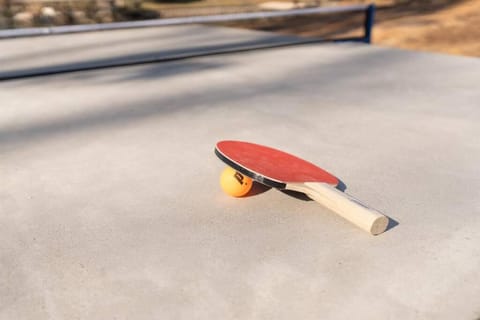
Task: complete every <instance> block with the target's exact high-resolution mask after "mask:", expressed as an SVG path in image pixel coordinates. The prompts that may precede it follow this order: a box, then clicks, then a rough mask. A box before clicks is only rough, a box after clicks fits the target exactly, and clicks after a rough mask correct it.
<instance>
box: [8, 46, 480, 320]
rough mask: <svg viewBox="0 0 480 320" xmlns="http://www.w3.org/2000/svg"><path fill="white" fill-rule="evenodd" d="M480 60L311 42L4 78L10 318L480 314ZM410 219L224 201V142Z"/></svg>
mask: <svg viewBox="0 0 480 320" xmlns="http://www.w3.org/2000/svg"><path fill="white" fill-rule="evenodd" d="M478 83H480V61H479V60H478V59H471V58H459V57H451V56H444V55H434V54H425V53H413V52H407V51H397V50H391V49H384V48H378V47H372V46H366V45H354V44H342V45H338V44H337V45H334V44H331V45H309V46H301V47H289V48H283V49H275V50H264V51H254V52H248V53H241V54H231V55H222V56H212V57H203V58H196V59H191V60H185V61H181V62H180V61H179V62H172V63H163V64H148V65H142V66H135V67H125V68H115V69H108V70H100V71H90V72H81V73H72V74H63V75H57V76H50V77H41V78H31V79H23V80H16V81H7V82H1V83H0V101H1V108H0V182H1V183H0V201H1V206H0V283H1V285H0V319H477V318H478V317H480V302H479V299H478V297H479V296H480V281H479V280H478V279H480V234H479V232H478V230H479V229H480V194H479V190H480V171H479V170H478V163H479V162H480V143H479V136H480V126H479V125H478V123H479V120H480V109H479V104H478V103H479V101H480V91H479V90H478ZM222 139H241V140H247V141H252V142H257V143H261V144H266V145H270V146H274V147H277V148H280V149H283V150H286V151H289V152H292V153H295V154H297V155H299V156H301V157H303V158H306V159H308V160H310V161H312V162H314V163H316V164H318V165H320V166H322V167H324V168H326V169H327V170H329V171H331V172H333V173H335V174H337V175H338V176H339V177H340V178H341V179H342V180H343V181H344V182H345V184H346V185H347V191H348V192H349V193H351V194H353V195H355V196H357V197H358V198H360V199H362V200H364V201H365V202H366V203H369V204H370V205H372V206H373V207H375V208H378V209H380V210H382V211H384V212H385V213H387V214H388V215H389V216H390V217H392V218H393V219H394V220H395V221H396V223H394V224H392V226H391V227H390V229H389V230H388V231H387V232H385V233H384V234H382V235H379V236H376V237H373V236H370V235H368V234H366V233H364V232H363V231H360V230H359V229H356V228H355V227H354V226H352V225H351V224H349V223H348V222H345V221H343V220H342V219H341V218H339V217H337V216H336V215H335V214H332V213H330V212H328V211H327V210H326V209H323V208H322V207H321V206H319V205H318V204H316V203H315V202H313V201H302V200H299V199H296V198H293V197H290V196H288V195H285V194H283V193H281V192H278V191H276V190H269V191H267V192H264V193H261V194H258V195H256V196H252V197H247V198H243V199H235V198H230V197H228V196H226V195H225V194H223V193H222V191H221V190H220V188H219V184H218V178H219V174H220V172H221V170H222V169H223V164H222V163H221V162H220V161H219V160H218V159H217V158H216V157H215V155H214V154H213V148H214V145H215V142H216V141H218V140H222Z"/></svg>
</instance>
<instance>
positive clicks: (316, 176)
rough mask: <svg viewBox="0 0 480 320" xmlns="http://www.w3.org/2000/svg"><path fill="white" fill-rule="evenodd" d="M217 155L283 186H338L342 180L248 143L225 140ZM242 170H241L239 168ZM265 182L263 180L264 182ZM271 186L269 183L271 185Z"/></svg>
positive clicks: (268, 148) (291, 157)
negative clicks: (318, 183)
mask: <svg viewBox="0 0 480 320" xmlns="http://www.w3.org/2000/svg"><path fill="white" fill-rule="evenodd" d="M216 153H217V155H218V156H219V157H220V158H221V159H222V160H223V161H225V162H226V163H227V164H229V165H232V166H233V167H234V169H236V170H239V169H244V170H239V171H244V172H243V173H247V172H245V170H246V171H248V173H249V174H247V175H249V176H251V177H252V178H254V179H256V180H257V181H259V180H262V179H261V178H260V179H259V178H258V176H261V177H264V178H267V179H269V180H273V181H276V182H279V183H282V184H284V183H302V182H324V183H328V184H331V185H334V186H336V185H337V184H338V182H339V181H338V179H337V178H336V177H335V176H334V175H332V174H330V173H328V172H327V171H325V170H323V169H322V168H319V167H317V166H316V165H314V164H312V163H310V162H308V161H305V160H303V159H300V158H298V157H296V156H293V155H291V154H288V153H286V152H283V151H280V150H277V149H273V148H270V147H266V146H262V145H258V144H255V143H250V142H244V141H233V140H225V141H220V142H218V143H217V146H216ZM239 167H240V168H239ZM260 182H262V181H260ZM267 184H268V183H267Z"/></svg>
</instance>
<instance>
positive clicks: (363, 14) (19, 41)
mask: <svg viewBox="0 0 480 320" xmlns="http://www.w3.org/2000/svg"><path fill="white" fill-rule="evenodd" d="M374 13H375V7H374V5H356V6H338V7H311V8H295V9H290V10H276V11H273V10H269V11H258V12H247V13H231V14H216V15H204V16H190V17H176V18H164V19H152V20H143V21H128V22H113V23H102V24H86V25H68V26H53V27H39V28H23V29H7V30H0V43H1V44H2V48H3V49H2V52H3V53H2V54H1V55H0V59H1V60H4V61H5V62H7V63H3V64H2V66H0V80H10V79H17V78H25V77H32V76H41V75H51V74H57V73H66V72H74V71H84V70H93V69H101V68H110V67H119V66H127V65H135V64H145V63H153V62H165V61H174V60H183V59H188V58H194V57H201V56H207V55H218V54H227V53H235V52H242V51H249V50H259V49H268V48H276V47H283V46H293V45H302V44H311V43H317V42H330V41H334V42H341V41H342V42H343V41H355V42H363V43H370V40H371V32H372V27H373V21H374ZM346 21H347V22H346ZM352 25H353V27H352ZM225 27H228V28H225ZM232 27H233V28H232ZM256 30H257V31H256ZM258 30H260V31H269V32H258ZM12 38H16V39H12Z"/></svg>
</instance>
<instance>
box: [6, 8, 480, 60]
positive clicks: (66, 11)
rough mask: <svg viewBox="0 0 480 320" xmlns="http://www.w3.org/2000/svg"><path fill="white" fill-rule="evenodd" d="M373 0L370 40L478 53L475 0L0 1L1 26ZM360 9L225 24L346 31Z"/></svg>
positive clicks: (479, 23) (354, 29)
mask: <svg viewBox="0 0 480 320" xmlns="http://www.w3.org/2000/svg"><path fill="white" fill-rule="evenodd" d="M365 3H375V4H376V6H377V10H376V16H375V27H374V31H373V43H374V44H377V45H383V46H391V47H398V48H406V49H413V50H423V51H431V52H442V53H448V54H455V55H465V56H477V57H478V56H480V0H464V1H463V0H378V1H373V2H372V1H361V0H357V1H333V0H293V1H289V0H272V1H269V0H0V29H12V28H28V27H39V26H54V25H72V24H90V23H106V22H114V21H132V20H145V19H158V18H173V17H187V16H200V15H211V14H225V13H240V12H257V11H272V10H288V9H293V8H305V7H328V6H339V5H350V4H365ZM363 17H364V16H363V14H362V13H358V14H356V13H336V14H331V15H322V16H315V15H310V16H301V17H293V18H292V17H288V18H277V19H263V20H249V21H242V22H235V23H226V24H225V23H224V25H230V26H235V27H241V28H250V29H257V30H267V31H276V32H280V33H285V34H295V35H300V36H305V37H310V36H320V37H328V38H336V37H345V36H351V35H354V34H355V33H361V32H362V31H361V30H362V21H363V20H362V19H364V18H363Z"/></svg>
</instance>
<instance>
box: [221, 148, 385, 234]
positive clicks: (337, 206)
mask: <svg viewBox="0 0 480 320" xmlns="http://www.w3.org/2000/svg"><path fill="white" fill-rule="evenodd" d="M215 154H216V155H217V156H218V157H219V158H220V159H221V160H222V161H223V162H225V163H226V164H227V165H229V166H230V167H232V168H233V169H235V170H237V171H238V172H240V173H242V174H244V175H246V176H248V177H250V178H252V179H254V180H255V181H257V182H260V183H262V184H264V185H267V186H269V187H273V188H278V189H286V190H292V191H297V192H302V193H304V194H306V195H307V196H308V197H310V198H311V199H313V200H315V201H317V202H319V203H320V204H322V205H324V206H325V207H327V208H328V209H330V210H331V211H334V212H335V213H337V214H339V215H340V216H342V217H343V218H345V219H347V220H348V221H350V222H351V223H353V224H355V225H356V226H358V227H360V228H361V229H363V230H365V231H367V232H369V233H371V234H373V235H377V234H380V233H382V232H384V231H385V230H386V228H387V225H388V218H387V217H386V216H385V215H383V214H382V213H381V212H379V211H377V210H375V209H372V208H370V207H368V206H367V205H365V204H363V203H362V202H360V201H359V200H357V199H355V198H354V197H352V196H350V195H348V194H346V193H344V192H342V191H340V190H338V189H337V188H335V186H337V185H338V183H339V180H338V179H337V178H336V177H335V176H334V175H332V174H330V173H328V172H327V171H325V170H323V169H321V168H319V167H317V166H316V165H314V164H312V163H310V162H308V161H305V160H303V159H300V158H298V157H296V156H293V155H291V154H288V153H285V152H283V151H280V150H277V149H273V148H270V147H266V146H262V145H258V144H254V143H250V142H244V141H232V140H226V141H220V142H218V143H217V145H216V148H215Z"/></svg>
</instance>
